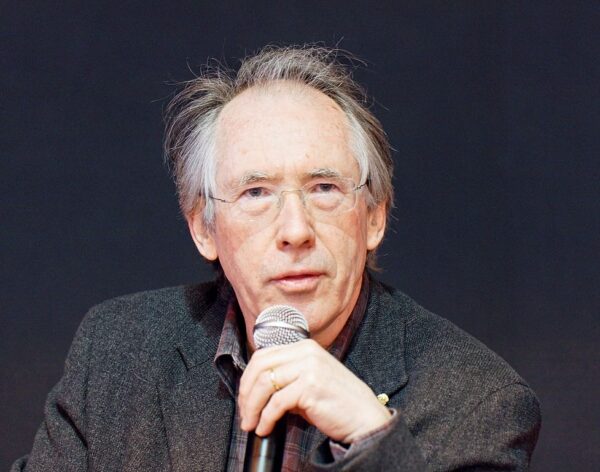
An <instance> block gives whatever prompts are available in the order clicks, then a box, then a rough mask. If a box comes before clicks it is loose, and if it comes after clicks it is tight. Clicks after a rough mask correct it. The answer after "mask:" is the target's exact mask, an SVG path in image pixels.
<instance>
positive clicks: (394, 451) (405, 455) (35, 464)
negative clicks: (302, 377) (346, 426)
mask: <svg viewBox="0 0 600 472" xmlns="http://www.w3.org/2000/svg"><path fill="white" fill-rule="evenodd" d="M226 307H227V300H226V299H225V297H222V296H221V295H220V291H219V290H218V288H217V286H216V285H215V284H214V283H208V284H202V285H197V286H186V287H176V288H166V289H162V290H157V291H151V292H143V293H138V294H134V295H129V296H125V297H120V298H116V299H113V300H109V301H107V302H104V303H102V304H101V305H98V306H96V307H94V308H93V309H91V310H90V312H89V313H88V314H87V315H86V317H85V318H84V320H83V322H82V324H81V326H80V327H79V329H78V331H77V334H76V336H75V339H74V341H73V344H72V346H71V349H70V352H69V355H68V358H67V361H66V364H65V372H64V375H63V377H62V379H61V380H60V381H59V383H58V384H57V385H56V387H55V388H54V389H53V390H52V391H51V392H50V394H49V395H48V399H47V402H46V406H45V419H44V421H43V423H42V425H41V427H40V428H39V430H38V432H37V434H36V437H35V441H34V445H33V450H32V451H31V453H30V454H29V456H26V457H24V458H22V459H20V460H18V461H17V462H15V463H14V464H13V466H12V469H11V471H12V472H16V471H45V472H47V471H61V472H68V471H77V472H79V471H179V472H191V471H221V470H224V469H225V467H226V464H227V454H228V446H229V441H230V432H231V428H232V419H233V414H234V402H233V400H232V398H231V397H230V395H229V393H228V392H227V391H226V389H225V388H224V386H223V385H222V383H221V382H220V379H219V376H218V374H217V372H216V369H215V368H214V365H213V358H214V356H215V352H216V349H217V344H218V341H219V338H220V334H221V328H222V325H223V319H224V314H225V310H226ZM344 363H345V365H346V366H347V367H348V368H349V369H351V370H352V371H353V372H354V373H355V374H356V375H357V376H358V377H360V378H361V379H362V380H363V381H364V382H366V383H367V384H368V385H369V386H370V387H371V389H372V390H373V392H374V393H376V394H379V393H385V394H387V395H388V396H389V399H390V400H389V404H388V406H390V407H392V408H395V409H396V411H397V414H396V415H395V416H394V417H393V419H392V422H393V423H392V425H391V426H392V427H391V428H389V429H388V430H387V432H386V433H385V434H382V435H381V436H380V437H378V438H377V440H376V441H374V442H373V443H372V444H370V445H369V447H366V448H363V449H353V448H352V447H351V448H350V450H349V451H348V453H347V454H346V455H345V457H344V458H342V459H341V460H338V461H333V458H332V457H331V453H330V448H329V445H328V441H327V438H325V437H324V436H323V435H321V434H319V435H317V437H316V438H315V439H314V443H313V445H312V453H311V457H310V462H309V463H307V465H306V469H307V470H361V471H379V470H381V471H392V470H398V471H400V470H402V471H442V470H443V471H449V470H469V471H473V470H490V471H491V470H525V469H527V466H528V463H529V459H530V456H531V453H532V451H533V448H534V446H535V442H536V440H537V435H538V431H539V426H540V412H539V405H538V401H537V399H536V397H535V395H534V393H533V392H532V390H531V389H530V388H529V387H528V386H527V384H526V383H525V382H524V381H523V380H522V379H521V378H520V377H519V376H518V375H517V374H516V373H515V372H514V371H513V370H512V369H511V368H510V367H509V366H508V365H507V364H506V363H505V362H504V361H503V360H502V359H500V358H499V357H498V356H497V355H496V354H494V353H493V352H491V351H490V350H489V349H487V348H486V347H485V346H484V345H482V344H481V343H480V342H478V341H476V340H475V339H473V338H472V337H470V336H469V335H467V334H466V333H464V332H463V331H461V330H460V329H459V328H457V327H456V326H454V325H453V324H452V323H450V322H449V321H447V320H445V319H443V318H440V317H438V316H436V315H434V314H432V313H430V312H428V311H426V310H425V309H423V308H422V307H420V306H419V305H418V304H416V303H415V302H414V301H412V300H411V299H410V298H408V297H407V296H405V295H403V294H402V293H400V292H398V291H395V290H393V289H390V288H388V287H386V286H384V285H382V284H379V283H377V282H375V281H372V283H371V293H370V297H369V303H368V308H367V313H366V314H365V317H364V319H363V321H362V323H361V325H360V327H359V331H358V332H357V333H356V335H355V337H354V339H353V341H352V344H351V347H350V349H349V352H348V355H347V357H346V359H345V361H344Z"/></svg>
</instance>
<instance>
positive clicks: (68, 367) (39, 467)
mask: <svg viewBox="0 0 600 472" xmlns="http://www.w3.org/2000/svg"><path fill="white" fill-rule="evenodd" d="M90 315H91V313H90V314H88V316H86V318H85V319H84V321H83V322H82V323H81V326H80V327H79V329H78V330H77V333H76V335H75V338H74V340H73V343H72V345H71V348H70V350H69V354H68V356H67V360H66V362H65V369H64V373H63V377H62V378H61V379H60V381H59V382H58V384H57V385H56V386H55V387H54V388H53V389H52V390H51V391H50V393H49V394H48V397H47V399H46V405H45V408H44V421H43V422H42V425H41V426H40V428H39V429H38V431H37V433H36V436H35V440H34V444H33V448H32V451H31V453H30V454H29V455H28V456H25V457H23V458H21V459H19V460H17V461H16V462H15V463H14V464H13V466H12V468H11V472H17V471H27V472H33V471H59V470H60V471H65V472H71V471H73V472H74V471H85V470H87V443H86V424H85V403H86V386H87V376H88V366H89V360H90V359H89V358H90V352H91V344H92V334H93V318H92V316H90Z"/></svg>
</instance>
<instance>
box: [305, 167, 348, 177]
mask: <svg viewBox="0 0 600 472" xmlns="http://www.w3.org/2000/svg"><path fill="white" fill-rule="evenodd" d="M306 176H307V177H309V178H315V177H325V178H329V179H331V178H335V179H341V178H342V174H340V173H339V172H338V171H337V170H335V169H332V168H331V167H319V168H317V169H313V170H311V171H310V172H307V173H306Z"/></svg>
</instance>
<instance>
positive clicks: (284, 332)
mask: <svg viewBox="0 0 600 472" xmlns="http://www.w3.org/2000/svg"><path fill="white" fill-rule="evenodd" d="M253 334H254V345H255V346H256V349H262V348H263V347H271V346H280V345H282V344H291V343H295V342H298V341H302V340H303V339H307V338H308V337H309V336H310V333H309V332H308V323H307V322H306V319H305V318H304V315H303V314H302V313H300V312H299V311H298V310H296V309H295V308H293V307H291V306H287V305H273V306H270V307H269V308H266V309H264V310H263V311H262V312H261V313H260V315H258V318H256V323H255V324H254V331H253Z"/></svg>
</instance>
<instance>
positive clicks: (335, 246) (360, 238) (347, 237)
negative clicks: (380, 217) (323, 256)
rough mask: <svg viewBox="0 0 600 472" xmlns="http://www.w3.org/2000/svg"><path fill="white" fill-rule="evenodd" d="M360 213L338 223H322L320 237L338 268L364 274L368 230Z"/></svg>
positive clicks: (318, 232)
mask: <svg viewBox="0 0 600 472" xmlns="http://www.w3.org/2000/svg"><path fill="white" fill-rule="evenodd" d="M363 223H364V220H362V219H361V218H360V217H359V215H358V214H353V215H352V218H346V219H344V220H343V221H341V222H338V223H336V224H326V223H323V224H322V225H321V228H320V230H318V231H317V234H318V235H319V236H318V237H319V238H320V239H321V241H322V243H323V245H324V246H325V247H326V248H327V251H328V252H329V253H330V255H331V257H332V259H333V260H334V261H335V262H336V265H337V270H338V272H339V271H343V272H352V273H353V272H358V273H360V274H362V271H363V267H364V262H363V261H364V260H366V252H367V240H366V238H367V231H366V228H365V225H364V224H363ZM340 275H341V274H340Z"/></svg>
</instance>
